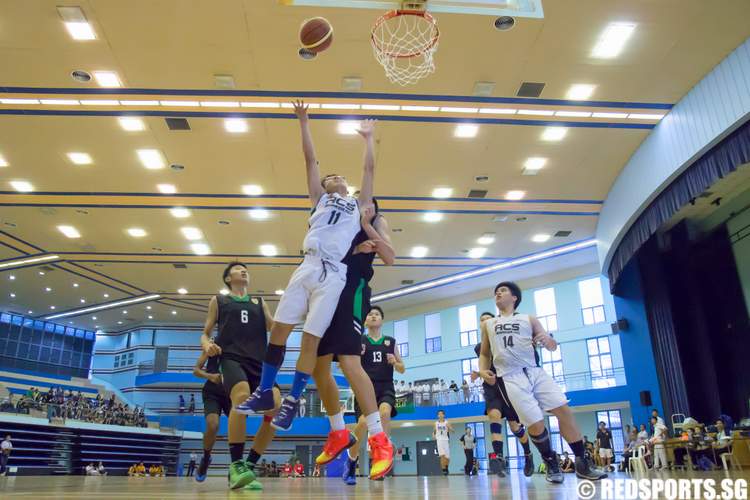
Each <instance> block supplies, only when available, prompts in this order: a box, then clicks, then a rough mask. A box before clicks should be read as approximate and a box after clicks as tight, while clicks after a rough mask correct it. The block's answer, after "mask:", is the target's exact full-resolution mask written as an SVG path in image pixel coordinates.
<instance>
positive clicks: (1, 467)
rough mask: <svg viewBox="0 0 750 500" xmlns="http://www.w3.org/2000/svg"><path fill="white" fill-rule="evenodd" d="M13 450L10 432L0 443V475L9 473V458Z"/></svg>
mask: <svg viewBox="0 0 750 500" xmlns="http://www.w3.org/2000/svg"><path fill="white" fill-rule="evenodd" d="M12 451H13V443H12V442H11V441H10V434H6V435H5V439H4V440H3V442H2V443H1V444H0V476H6V475H8V459H10V454H11V452H12Z"/></svg>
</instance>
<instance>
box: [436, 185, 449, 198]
mask: <svg viewBox="0 0 750 500" xmlns="http://www.w3.org/2000/svg"><path fill="white" fill-rule="evenodd" d="M452 194H453V189H451V188H446V187H441V188H435V189H433V190H432V197H433V198H450V197H451V195H452Z"/></svg>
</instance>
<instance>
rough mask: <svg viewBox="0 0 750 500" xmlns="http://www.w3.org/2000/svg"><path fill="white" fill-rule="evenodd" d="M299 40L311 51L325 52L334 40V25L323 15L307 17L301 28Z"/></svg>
mask: <svg viewBox="0 0 750 500" xmlns="http://www.w3.org/2000/svg"><path fill="white" fill-rule="evenodd" d="M299 41H300V42H301V43H302V47H303V48H305V49H307V50H309V51H311V52H314V53H316V54H317V53H318V52H323V51H324V50H326V49H327V48H328V47H330V46H331V42H333V26H331V23H329V22H328V20H327V19H325V18H323V17H313V18H312V19H307V20H306V21H305V22H303V23H302V26H301V27H300V29H299Z"/></svg>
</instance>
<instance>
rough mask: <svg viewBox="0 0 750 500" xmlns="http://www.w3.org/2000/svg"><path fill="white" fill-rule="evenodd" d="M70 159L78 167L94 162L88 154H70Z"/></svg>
mask: <svg viewBox="0 0 750 500" xmlns="http://www.w3.org/2000/svg"><path fill="white" fill-rule="evenodd" d="M68 159H69V160H70V161H71V162H73V163H75V164H76V165H91V164H92V163H93V160H92V159H91V155H90V154H88V153H68Z"/></svg>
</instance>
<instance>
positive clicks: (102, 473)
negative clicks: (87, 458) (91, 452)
mask: <svg viewBox="0 0 750 500" xmlns="http://www.w3.org/2000/svg"><path fill="white" fill-rule="evenodd" d="M96 470H97V471H98V472H99V475H100V476H106V475H107V471H106V470H105V469H104V464H103V463H102V462H101V461H99V465H98V466H97V467H96Z"/></svg>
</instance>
